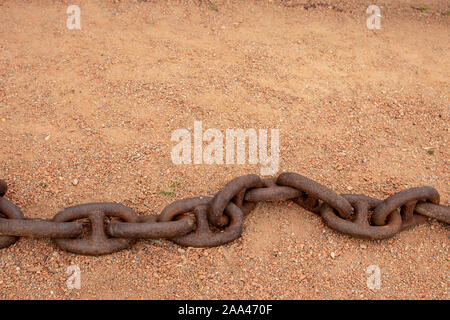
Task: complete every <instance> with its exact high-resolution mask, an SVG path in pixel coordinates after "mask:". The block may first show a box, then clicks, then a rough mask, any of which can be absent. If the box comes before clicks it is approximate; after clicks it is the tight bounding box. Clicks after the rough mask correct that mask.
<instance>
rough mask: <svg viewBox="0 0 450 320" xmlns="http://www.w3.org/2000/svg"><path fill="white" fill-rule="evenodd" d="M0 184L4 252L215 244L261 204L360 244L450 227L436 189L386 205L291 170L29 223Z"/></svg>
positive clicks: (72, 210)
mask: <svg viewBox="0 0 450 320" xmlns="http://www.w3.org/2000/svg"><path fill="white" fill-rule="evenodd" d="M6 192H7V184H6V182H5V181H3V180H0V248H5V247H7V246H10V245H12V244H13V243H15V242H16V241H17V240H18V239H19V237H40V238H51V239H53V241H54V242H55V244H56V245H57V246H58V247H59V248H61V249H63V250H66V251H70V252H74V253H78V254H84V255H102V254H108V253H112V252H115V251H119V250H122V249H125V248H128V247H130V246H132V245H133V244H134V243H135V242H136V240H137V239H158V238H167V239H169V240H171V241H173V242H175V243H177V244H179V245H181V246H191V247H214V246H219V245H223V244H225V243H229V242H231V241H233V240H235V239H237V238H239V237H240V236H241V234H242V229H243V222H244V217H245V216H246V215H247V214H248V213H249V212H251V211H252V210H253V209H255V207H256V205H257V203H258V202H261V201H285V200H292V201H294V202H295V203H297V204H298V205H299V206H301V207H302V208H304V209H306V210H308V211H310V212H312V213H314V214H316V215H320V216H321V218H322V220H323V221H324V223H325V224H326V225H327V226H328V227H330V228H331V229H333V230H336V231H339V232H341V233H344V234H349V235H351V236H354V237H357V238H362V239H386V238H390V237H393V236H394V235H396V234H397V233H399V232H400V231H402V230H405V229H409V228H412V227H414V226H416V225H418V224H421V223H424V222H425V221H426V220H427V218H434V219H436V220H439V221H441V222H444V223H447V224H450V207H449V206H444V205H439V200H440V199H439V193H438V192H437V190H436V189H434V188H432V187H427V186H425V187H417V188H410V189H407V190H403V191H401V192H398V193H396V194H394V195H392V196H390V197H388V198H387V199H385V200H378V199H375V198H372V197H368V196H366V195H361V194H338V193H336V192H334V191H333V190H331V189H329V188H327V187H325V186H324V185H321V184H319V183H317V182H315V181H313V180H311V179H309V178H307V177H304V176H302V175H300V174H297V173H292V172H286V173H282V174H280V175H279V176H278V177H276V178H267V179H261V178H260V177H259V176H257V175H254V174H249V175H244V176H241V177H238V178H235V179H233V180H231V181H230V182H229V183H227V184H226V185H225V187H224V188H223V189H222V190H220V191H219V192H217V193H216V194H215V195H214V197H212V198H211V197H205V196H202V197H197V198H187V199H182V200H177V201H175V202H173V203H171V204H169V205H168V206H167V207H165V208H164V209H163V210H162V212H161V213H160V214H157V215H148V216H139V215H138V214H137V213H135V212H134V211H133V210H132V209H131V208H128V207H126V206H124V205H122V204H118V203H108V202H105V203H88V204H81V205H76V206H73V207H69V208H66V209H64V210H63V211H61V212H59V213H58V214H56V215H55V217H54V218H53V219H52V220H43V219H26V218H25V217H24V215H23V213H22V212H21V210H20V209H19V208H18V207H17V206H16V205H14V204H13V203H12V202H10V201H9V200H7V199H6V198H4V195H5V194H6Z"/></svg>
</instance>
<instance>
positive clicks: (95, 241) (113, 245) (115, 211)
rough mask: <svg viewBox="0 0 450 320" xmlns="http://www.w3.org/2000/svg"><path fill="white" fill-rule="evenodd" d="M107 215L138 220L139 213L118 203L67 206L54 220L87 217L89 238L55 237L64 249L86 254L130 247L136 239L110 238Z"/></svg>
mask: <svg viewBox="0 0 450 320" xmlns="http://www.w3.org/2000/svg"><path fill="white" fill-rule="evenodd" d="M105 217H117V218H120V219H122V220H124V221H126V222H137V221H138V216H137V214H136V213H135V212H134V211H133V210H131V209H130V208H128V207H125V206H124V205H121V204H118V203H88V204H82V205H78V206H74V207H70V208H67V209H65V210H63V211H61V212H60V213H58V214H57V215H56V216H55V217H54V218H53V221H55V222H67V221H73V220H78V219H83V218H87V219H89V220H90V224H91V232H90V234H89V235H88V236H87V238H81V239H54V241H55V243H56V245H57V246H58V247H60V248H61V249H63V250H66V251H70V252H75V253H79V254H85V255H101V254H107V253H112V252H115V251H118V250H122V249H125V248H128V247H130V246H131V245H132V244H133V243H134V242H135V240H134V239H123V238H110V237H108V236H107V234H106V232H105Z"/></svg>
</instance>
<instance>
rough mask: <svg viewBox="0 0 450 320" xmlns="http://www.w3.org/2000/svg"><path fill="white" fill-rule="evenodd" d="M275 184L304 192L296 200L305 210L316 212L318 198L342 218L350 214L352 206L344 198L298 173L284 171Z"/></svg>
mask: <svg viewBox="0 0 450 320" xmlns="http://www.w3.org/2000/svg"><path fill="white" fill-rule="evenodd" d="M277 184H279V185H283V186H289V187H292V188H295V189H297V190H300V191H302V192H303V193H305V194H306V195H304V196H303V197H302V199H299V200H298V201H296V202H297V204H299V205H301V206H304V208H305V209H307V210H309V209H312V210H314V211H313V212H317V210H318V209H317V205H318V200H320V201H322V202H325V203H327V204H328V205H329V206H331V207H332V208H334V209H335V210H336V211H337V212H338V213H339V215H340V216H341V217H342V218H344V219H348V218H350V217H351V216H352V213H353V208H352V206H351V204H350V203H349V202H348V201H347V200H346V199H345V198H343V197H342V196H340V195H339V194H337V193H336V192H334V191H333V190H331V189H329V188H327V187H325V186H324V185H321V184H319V183H317V182H315V181H313V180H311V179H309V178H307V177H304V176H302V175H300V174H298V173H293V172H286V173H282V174H280V176H279V177H278V179H277Z"/></svg>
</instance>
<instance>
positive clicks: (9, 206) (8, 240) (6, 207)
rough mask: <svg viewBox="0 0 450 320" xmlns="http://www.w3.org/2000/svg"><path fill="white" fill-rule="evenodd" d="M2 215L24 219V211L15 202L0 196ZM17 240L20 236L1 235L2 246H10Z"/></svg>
mask: <svg viewBox="0 0 450 320" xmlns="http://www.w3.org/2000/svg"><path fill="white" fill-rule="evenodd" d="M5 191H6V188H5ZM0 216H3V217H5V218H7V219H24V216H23V213H22V211H20V209H19V208H18V207H16V205H15V204H13V203H12V202H10V201H8V200H7V199H5V198H0ZM2 220H6V219H2ZM0 223H1V222H0ZM17 240H19V237H14V236H8V235H6V236H5V235H2V236H0V248H5V247H8V246H10V245H12V244H13V243H14V242H16V241H17Z"/></svg>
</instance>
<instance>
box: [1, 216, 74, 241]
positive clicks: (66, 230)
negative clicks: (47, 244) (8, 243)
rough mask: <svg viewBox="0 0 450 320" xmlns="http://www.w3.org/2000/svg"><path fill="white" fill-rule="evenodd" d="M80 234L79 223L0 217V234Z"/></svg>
mask: <svg viewBox="0 0 450 320" xmlns="http://www.w3.org/2000/svg"><path fill="white" fill-rule="evenodd" d="M80 234H81V223H78V222H53V221H46V220H41V219H4V218H0V235H8V236H22V237H36V238H73V237H77V236H79V235H80Z"/></svg>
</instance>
